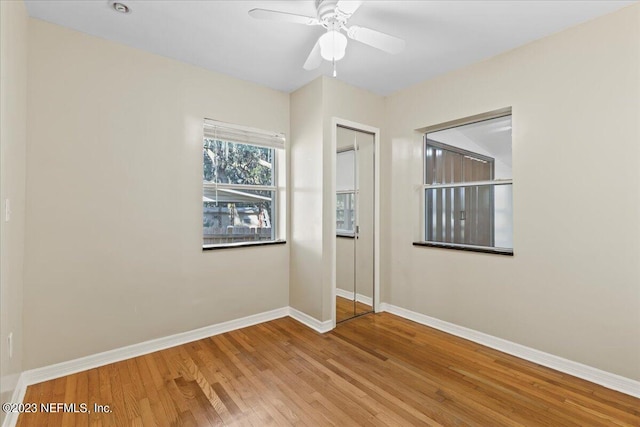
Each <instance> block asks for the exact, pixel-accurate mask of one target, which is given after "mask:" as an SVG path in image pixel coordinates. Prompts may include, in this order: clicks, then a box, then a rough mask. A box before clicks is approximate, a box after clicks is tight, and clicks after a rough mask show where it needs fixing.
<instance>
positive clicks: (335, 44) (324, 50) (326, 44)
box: [318, 30, 347, 61]
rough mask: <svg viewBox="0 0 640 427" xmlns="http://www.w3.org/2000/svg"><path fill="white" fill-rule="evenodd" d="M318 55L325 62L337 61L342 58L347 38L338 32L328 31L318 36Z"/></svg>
mask: <svg viewBox="0 0 640 427" xmlns="http://www.w3.org/2000/svg"><path fill="white" fill-rule="evenodd" d="M318 43H319V44H320V55H321V56H322V58H323V59H325V60H327V61H339V60H341V59H342V58H344V54H345V52H346V49H347V37H346V36H345V35H344V34H342V33H341V32H340V31H336V30H330V31H327V32H326V33H324V34H323V35H322V36H320V39H319V40H318Z"/></svg>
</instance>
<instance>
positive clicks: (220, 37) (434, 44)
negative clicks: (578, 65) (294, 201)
mask: <svg viewBox="0 0 640 427" xmlns="http://www.w3.org/2000/svg"><path fill="white" fill-rule="evenodd" d="M121 1H122V2H123V3H125V4H127V5H128V6H129V7H130V8H131V10H132V12H131V13H130V14H127V15H123V14H120V13H117V12H115V11H113V10H112V9H111V8H110V7H109V4H108V1H107V0H65V1H61V0H26V4H27V9H28V11H29V14H30V16H32V17H34V18H39V19H43V20H45V21H49V22H53V23H56V24H59V25H62V26H65V27H68V28H72V29H75V30H78V31H81V32H84V33H88V34H93V35H96V36H99V37H102V38H105V39H108V40H113V41H116V42H120V43H123V44H126V45H129V46H133V47H136V48H139V49H143V50H146V51H149V52H153V53H157V54H160V55H163V56H166V57H170V58H174V59H177V60H180V61H183V62H187V63H190V64H194V65H197V66H200V67H204V68H208V69H210V70H214V71H218V72H221V73H224V74H228V75H231V76H234V77H237V78H239V79H243V80H248V81H252V82H256V83H259V84H261V85H265V86H268V87H271V88H274V89H278V90H282V91H285V92H290V91H293V90H295V89H297V88H299V87H301V86H303V85H304V84H306V83H308V82H310V81H311V80H313V79H315V78H316V77H317V76H319V75H321V74H325V75H331V64H330V63H328V62H326V61H324V62H323V65H322V66H321V67H320V68H319V69H317V70H314V71H305V70H304V69H303V68H302V65H303V64H304V62H305V60H306V58H307V55H308V54H309V52H310V50H311V48H312V47H313V45H314V43H315V41H316V40H317V38H318V37H319V36H320V35H321V34H322V33H323V31H324V30H323V29H322V27H318V26H315V27H309V26H306V25H299V24H288V23H278V22H272V21H263V20H256V19H253V18H251V17H250V16H249V15H248V14H247V12H248V11H249V10H250V9H253V8H256V7H259V8H268V9H276V10H281V11H286V12H290V13H297V14H303V15H310V16H315V7H314V1H313V0H298V1H281V0H274V1H249V0H247V1H240V0H235V1H223V0H209V1H189V0H173V1H171V0H161V1H152V0H121ZM632 3H635V1H611V0H608V1H573V0H572V1H559V0H554V1H551V0H547V1H400V0H395V1H382V0H376V1H373V0H371V1H366V2H365V3H364V4H363V5H362V6H361V7H360V9H359V10H358V11H357V12H356V13H355V14H354V15H353V17H352V18H351V20H350V21H349V24H353V25H360V26H365V27H369V28H372V29H375V30H379V31H382V32H385V33H388V34H392V35H394V36H397V37H401V38H404V39H405V40H406V41H407V48H406V50H405V51H404V52H402V53H400V54H398V55H390V54H387V53H384V52H381V51H378V50H376V49H374V48H371V47H369V46H366V45H363V44H360V43H358V42H355V41H352V40H350V41H349V44H348V46H347V53H346V57H345V58H344V59H343V60H341V61H339V62H338V63H337V71H338V79H340V80H343V81H345V82H346V83H349V84H351V85H353V86H357V87H361V88H364V89H368V90H370V91H372V92H375V93H378V94H381V95H387V94H390V93H392V92H394V91H397V90H399V89H402V88H405V87H407V86H410V85H412V84H414V83H418V82H420V81H423V80H426V79H429V78H431V77H434V76H436V75H438V74H442V73H444V72H446V71H449V70H453V69H456V68H459V67H462V66H464V65H467V64H471V63H473V62H476V61H479V60H481V59H484V58H488V57H491V56H493V55H496V54H498V53H501V52H504V51H506V50H509V49H512V48H514V47H517V46H520V45H522V44H525V43H527V42H530V41H532V40H536V39H539V38H542V37H544V36H547V35H549V34H552V33H555V32H558V31H560V30H562V29H564V28H567V27H570V26H572V25H575V24H578V23H580V22H584V21H587V20H589V19H592V18H595V17H597V16H600V15H604V14H607V13H610V12H612V11H614V10H617V9H619V8H621V7H624V6H626V5H629V4H632Z"/></svg>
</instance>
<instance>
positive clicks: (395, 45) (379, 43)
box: [347, 25, 406, 54]
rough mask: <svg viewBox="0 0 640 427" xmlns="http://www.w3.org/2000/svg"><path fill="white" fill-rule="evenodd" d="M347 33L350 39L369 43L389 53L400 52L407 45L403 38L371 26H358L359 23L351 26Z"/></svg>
mask: <svg viewBox="0 0 640 427" xmlns="http://www.w3.org/2000/svg"><path fill="white" fill-rule="evenodd" d="M347 35H348V36H349V38H350V39H353V40H356V41H359V42H360V43H364V44H368V45H369V46H371V47H375V48H376V49H380V50H383V51H385V52H387V53H393V54H396V53H400V52H402V51H403V50H404V47H405V45H406V43H405V41H404V40H402V39H399V38H397V37H394V36H390V35H389V34H385V33H381V32H380V31H376V30H372V29H369V28H364V27H358V26H357V25H353V26H352V27H350V28H349V29H348V30H347Z"/></svg>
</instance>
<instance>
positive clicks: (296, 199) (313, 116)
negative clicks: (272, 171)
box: [289, 79, 324, 320]
mask: <svg viewBox="0 0 640 427" xmlns="http://www.w3.org/2000/svg"><path fill="white" fill-rule="evenodd" d="M322 83H323V81H322V79H316V80H314V81H312V82H311V83H309V84H307V85H306V86H304V87H302V88H300V89H298V90H297V91H295V92H293V93H292V94H291V144H290V153H289V156H290V158H291V186H290V194H291V196H290V203H291V224H290V227H291V272H290V288H289V303H290V305H291V307H293V308H295V309H297V310H300V311H302V312H303V313H306V314H308V315H309V316H312V317H314V318H315V319H318V320H321V317H322V283H323V278H322V276H323V274H324V271H323V269H322V257H323V253H322V250H323V246H322V237H323V235H322V209H323V204H322V190H323V189H322V174H323V169H322V100H323V98H322Z"/></svg>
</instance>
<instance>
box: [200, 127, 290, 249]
mask: <svg viewBox="0 0 640 427" xmlns="http://www.w3.org/2000/svg"><path fill="white" fill-rule="evenodd" d="M203 133H204V134H203V143H204V141H205V140H207V139H209V140H218V141H224V142H228V143H233V144H237V145H248V146H254V147H260V148H268V149H271V150H273V156H272V158H273V164H272V165H271V171H272V172H271V173H272V175H271V178H272V179H271V185H247V184H229V183H219V182H207V181H204V180H203V182H202V185H203V195H204V190H210V191H218V190H222V191H241V192H246V191H269V192H271V193H272V194H273V197H272V199H271V217H270V218H269V221H270V223H271V238H270V239H269V240H255V241H241V242H225V243H215V244H204V240H203V241H202V248H203V250H206V249H217V248H225V247H241V246H256V245H264V244H270V243H284V242H285V241H284V229H286V226H285V225H284V224H285V222H284V221H282V218H281V217H280V215H281V211H282V214H283V215H284V207H283V206H282V203H281V195H282V194H284V191H285V190H284V186H283V182H284V179H281V177H283V176H285V175H286V171H285V170H284V169H283V166H284V165H285V142H286V139H285V136H284V134H283V133H276V132H269V131H264V130H261V129H256V128H251V127H246V126H241V125H236V124H231V123H225V122H220V121H216V120H211V119H205V121H204V132H203ZM203 167H204V164H203ZM203 202H204V198H203ZM281 208H282V209H281ZM202 212H203V215H204V208H203V211H202ZM203 228H204V227H203ZM202 238H203V239H204V234H203V237H202Z"/></svg>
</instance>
